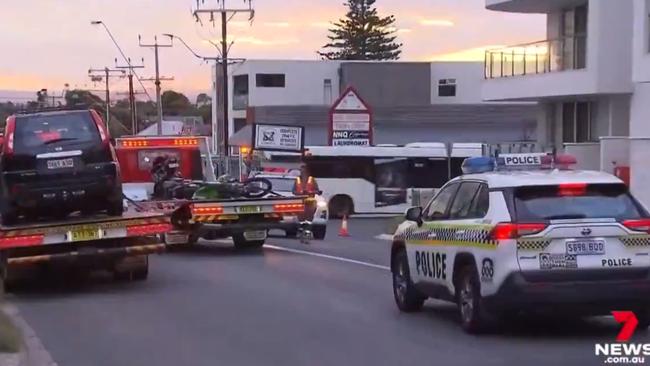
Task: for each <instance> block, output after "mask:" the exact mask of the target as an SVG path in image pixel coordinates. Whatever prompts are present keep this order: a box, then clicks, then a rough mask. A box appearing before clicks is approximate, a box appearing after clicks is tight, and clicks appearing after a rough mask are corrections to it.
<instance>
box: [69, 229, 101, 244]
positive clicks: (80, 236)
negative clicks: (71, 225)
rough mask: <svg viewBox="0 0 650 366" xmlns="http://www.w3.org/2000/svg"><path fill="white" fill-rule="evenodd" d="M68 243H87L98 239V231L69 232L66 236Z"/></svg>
mask: <svg viewBox="0 0 650 366" xmlns="http://www.w3.org/2000/svg"><path fill="white" fill-rule="evenodd" d="M68 237H69V238H70V241H89V240H96V239H99V230H98V229H83V230H76V231H71V232H70V233H69V234H68Z"/></svg>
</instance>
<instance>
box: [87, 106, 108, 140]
mask: <svg viewBox="0 0 650 366" xmlns="http://www.w3.org/2000/svg"><path fill="white" fill-rule="evenodd" d="M90 114H91V115H92V118H93V121H95V125H97V130H99V137H101V139H102V144H104V145H108V144H110V142H111V137H110V134H109V133H108V130H106V126H105V125H104V122H103V121H102V117H101V116H100V115H99V114H98V113H97V112H95V111H94V110H92V109H91V110H90Z"/></svg>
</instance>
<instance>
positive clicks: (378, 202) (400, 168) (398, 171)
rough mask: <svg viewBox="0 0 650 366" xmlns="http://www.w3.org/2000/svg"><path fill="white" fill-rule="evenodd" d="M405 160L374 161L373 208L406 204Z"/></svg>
mask: <svg viewBox="0 0 650 366" xmlns="http://www.w3.org/2000/svg"><path fill="white" fill-rule="evenodd" d="M408 166H409V162H408V160H407V159H399V158H398V159H375V207H383V206H390V205H399V204H402V203H406V189H407V188H408V185H407V181H406V180H407V172H408Z"/></svg>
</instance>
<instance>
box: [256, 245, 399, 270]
mask: <svg viewBox="0 0 650 366" xmlns="http://www.w3.org/2000/svg"><path fill="white" fill-rule="evenodd" d="M264 248H267V249H273V250H277V251H281V252H289V253H295V254H304V255H310V256H312V257H319V258H325V259H331V260H335V261H339V262H345V263H352V264H358V265H360V266H366V267H370V268H376V269H382V270H384V271H390V267H387V266H381V265H379V264H373V263H368V262H362V261H357V260H354V259H349V258H343V257H336V256H333V255H327V254H321V253H314V252H308V251H306V250H299V249H290V248H284V247H278V246H275V245H268V244H265V245H264Z"/></svg>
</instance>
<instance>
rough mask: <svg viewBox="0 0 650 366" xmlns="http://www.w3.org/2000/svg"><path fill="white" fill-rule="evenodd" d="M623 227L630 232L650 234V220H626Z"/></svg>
mask: <svg viewBox="0 0 650 366" xmlns="http://www.w3.org/2000/svg"><path fill="white" fill-rule="evenodd" d="M623 226H625V227H626V228H628V229H630V230H634V231H640V232H646V233H650V219H638V220H625V221H623Z"/></svg>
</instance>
